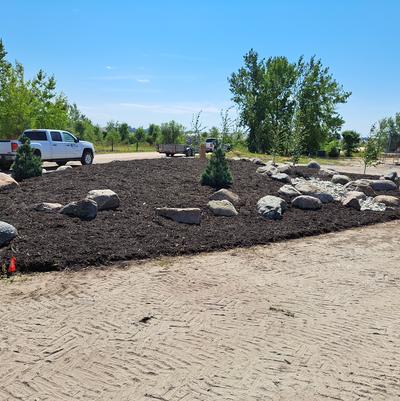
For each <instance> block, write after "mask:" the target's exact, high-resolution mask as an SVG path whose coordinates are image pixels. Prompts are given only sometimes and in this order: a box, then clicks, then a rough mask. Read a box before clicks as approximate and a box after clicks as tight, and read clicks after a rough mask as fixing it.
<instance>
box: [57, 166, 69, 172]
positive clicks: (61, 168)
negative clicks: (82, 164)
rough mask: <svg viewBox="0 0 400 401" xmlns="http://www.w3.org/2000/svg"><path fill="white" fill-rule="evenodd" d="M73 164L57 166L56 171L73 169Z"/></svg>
mask: <svg viewBox="0 0 400 401" xmlns="http://www.w3.org/2000/svg"><path fill="white" fill-rule="evenodd" d="M71 169H72V166H60V167H58V168H57V170H56V171H66V170H71Z"/></svg>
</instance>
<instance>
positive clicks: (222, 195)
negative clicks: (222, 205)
mask: <svg viewBox="0 0 400 401" xmlns="http://www.w3.org/2000/svg"><path fill="white" fill-rule="evenodd" d="M209 199H210V200H227V201H229V202H231V203H234V204H235V203H236V204H237V203H239V201H240V198H239V195H237V194H235V193H234V192H232V191H230V190H229V189H225V188H223V189H220V190H219V191H217V192H214V193H213V194H212V195H210V196H209Z"/></svg>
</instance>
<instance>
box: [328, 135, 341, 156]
mask: <svg viewBox="0 0 400 401" xmlns="http://www.w3.org/2000/svg"><path fill="white" fill-rule="evenodd" d="M325 151H326V154H327V155H328V157H339V156H340V146H339V142H338V141H337V140H336V139H334V140H333V141H330V142H328V143H327V144H326V145H325Z"/></svg>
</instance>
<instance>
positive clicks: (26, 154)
mask: <svg viewBox="0 0 400 401" xmlns="http://www.w3.org/2000/svg"><path fill="white" fill-rule="evenodd" d="M20 141H21V145H20V146H19V147H18V150H17V154H16V157H15V161H14V163H13V165H12V167H11V168H12V176H13V177H14V178H15V179H16V180H17V181H22V180H24V179H25V178H30V177H38V176H41V175H42V161H41V159H40V158H39V157H36V156H34V155H33V150H32V148H31V145H30V140H29V138H28V137H27V136H25V135H23V136H22V137H21V138H20Z"/></svg>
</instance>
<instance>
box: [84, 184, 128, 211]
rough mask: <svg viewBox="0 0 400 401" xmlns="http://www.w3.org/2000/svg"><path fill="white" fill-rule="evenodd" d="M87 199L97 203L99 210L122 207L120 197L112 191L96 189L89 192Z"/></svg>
mask: <svg viewBox="0 0 400 401" xmlns="http://www.w3.org/2000/svg"><path fill="white" fill-rule="evenodd" d="M86 199H91V200H93V201H95V202H96V203H97V210H109V209H116V208H118V207H119V205H120V200H119V196H118V195H117V194H116V193H115V192H114V191H111V189H94V190H92V191H89V193H88V194H87V196H86Z"/></svg>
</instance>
